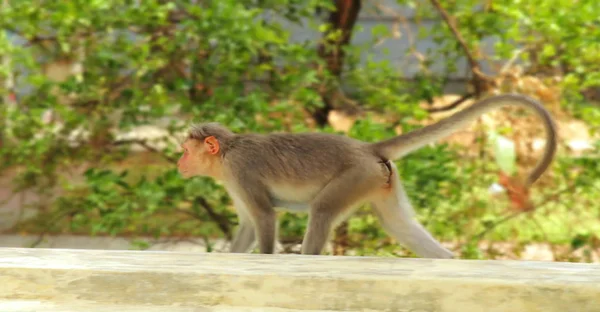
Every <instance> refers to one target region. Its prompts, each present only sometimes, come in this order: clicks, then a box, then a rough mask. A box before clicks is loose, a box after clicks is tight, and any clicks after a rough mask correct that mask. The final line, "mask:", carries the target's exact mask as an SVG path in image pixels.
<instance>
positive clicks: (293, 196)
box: [177, 94, 557, 259]
mask: <svg viewBox="0 0 600 312" xmlns="http://www.w3.org/2000/svg"><path fill="white" fill-rule="evenodd" d="M507 105H517V106H520V107H524V108H528V109H531V110H532V111H533V112H535V113H536V114H537V115H538V116H539V117H540V119H541V120H542V122H543V125H544V128H545V132H546V144H545V150H544V154H543V156H542V158H541V159H540V161H539V162H538V163H537V165H536V166H535V167H534V168H533V170H532V171H531V172H530V174H529V175H528V177H527V179H526V181H525V183H524V185H525V186H526V187H529V186H531V185H532V184H533V183H534V182H535V181H537V180H538V179H539V178H540V176H541V175H542V174H543V173H544V171H545V170H546V169H547V168H548V167H549V165H550V164H551V163H552V161H553V158H554V154H555V152H556V144H557V133H556V132H557V131H556V125H555V123H554V120H553V118H552V116H551V114H550V113H549V112H548V111H547V110H546V109H545V108H544V107H543V106H542V104H541V103H540V102H538V101H537V100H535V99H533V98H530V97H528V96H525V95H520V94H503V95H495V96H491V97H487V98H484V99H481V100H479V101H477V102H476V103H474V104H473V105H472V106H470V107H468V108H466V109H464V110H462V111H460V112H458V113H456V114H454V115H452V116H450V117H447V118H445V119H443V120H441V121H438V122H437V123H434V124H431V125H428V126H425V127H422V128H419V129H417V130H413V131H410V132H407V133H405V134H400V135H397V136H394V137H392V138H389V139H385V140H381V141H378V142H365V141H361V140H358V139H354V138H351V137H348V136H344V135H339V134H334V133H321V132H303V133H270V134H257V133H234V132H232V131H231V130H230V129H228V128H227V127H225V126H223V125H222V124H220V123H217V122H204V123H197V124H193V125H192V126H190V128H189V130H188V132H187V137H186V139H185V141H184V142H183V143H182V148H183V154H182V155H181V157H180V159H179V160H178V162H177V167H178V172H179V173H180V175H181V176H182V177H183V178H190V177H193V176H207V177H212V178H214V179H217V180H219V181H221V182H222V184H223V186H224V188H225V190H226V191H227V192H228V194H229V195H230V197H231V199H232V202H233V206H234V208H235V210H236V211H237V214H238V217H239V226H238V229H237V232H236V234H235V235H234V238H233V239H232V242H231V245H230V250H229V251H230V252H232V253H245V252H248V250H249V248H250V247H252V245H254V244H255V243H258V248H259V252H260V253H263V254H272V253H274V246H275V244H276V237H277V232H278V229H277V225H276V211H277V210H278V209H281V208H282V209H287V210H291V211H295V212H300V211H302V212H308V222H307V226H306V231H305V233H304V237H303V240H302V244H301V254H303V255H319V254H321V253H322V249H323V248H324V246H325V244H326V243H327V241H328V239H329V236H330V235H331V230H332V229H333V228H335V226H337V225H338V224H339V223H340V222H342V221H343V220H345V219H346V218H347V217H349V216H350V215H351V214H352V213H353V212H354V211H355V209H356V208H357V207H358V206H359V205H361V204H363V203H370V204H371V207H372V209H373V210H374V214H375V215H376V216H377V218H378V219H379V221H380V224H381V225H382V228H383V229H384V230H385V232H387V233H388V235H391V236H392V237H394V238H395V239H396V240H397V242H398V243H400V244H403V245H405V246H406V247H407V248H408V249H409V250H411V251H412V252H414V253H415V254H416V255H417V256H418V257H423V258H441V259H452V258H454V254H453V252H452V251H450V250H448V249H447V248H445V247H443V246H442V245H441V243H440V242H439V241H437V240H436V239H435V238H434V237H433V236H432V235H431V234H430V233H429V232H428V231H427V230H426V229H425V228H424V227H423V226H422V225H421V224H420V223H419V222H418V221H417V220H416V219H415V218H414V217H415V212H414V209H413V207H412V206H411V203H410V200H409V198H408V196H407V194H406V192H405V190H404V188H403V185H402V181H401V179H400V177H399V172H398V168H397V167H396V164H395V163H394V162H393V161H394V160H398V159H400V158H402V157H404V156H405V155H407V154H408V153H410V152H412V151H415V150H417V149H419V148H421V147H423V146H425V145H427V144H430V143H433V142H435V141H437V140H439V139H442V138H444V137H446V136H448V135H450V134H451V133H453V132H455V131H456V130H458V129H460V128H462V127H464V126H465V125H467V124H468V123H469V122H472V121H474V120H475V119H476V118H477V117H479V116H480V115H482V114H485V113H486V112H488V111H491V110H495V109H498V108H501V107H504V106H507Z"/></svg>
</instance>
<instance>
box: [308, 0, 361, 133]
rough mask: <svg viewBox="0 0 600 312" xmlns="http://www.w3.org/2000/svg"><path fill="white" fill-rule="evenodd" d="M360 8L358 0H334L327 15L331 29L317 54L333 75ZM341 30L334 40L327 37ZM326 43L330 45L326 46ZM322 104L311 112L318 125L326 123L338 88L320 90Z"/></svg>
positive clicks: (339, 69) (340, 65)
mask: <svg viewBox="0 0 600 312" xmlns="http://www.w3.org/2000/svg"><path fill="white" fill-rule="evenodd" d="M360 9H361V1H360V0H336V9H335V11H333V12H331V14H330V15H329V24H331V26H332V27H331V31H330V32H326V33H324V34H323V36H324V39H323V41H322V42H321V43H320V44H319V46H318V51H317V52H318V54H319V56H320V57H321V58H322V59H323V60H325V63H326V64H327V65H326V66H327V70H328V71H329V72H330V73H331V74H332V75H333V76H334V77H335V78H338V79H339V77H340V75H341V73H342V68H343V64H344V46H347V45H348V44H349V43H350V38H351V37H352V29H353V28H354V25H355V24H356V20H357V18H358V14H359V12H360ZM337 31H341V37H340V38H339V39H338V40H335V41H334V42H331V40H329V39H327V37H328V36H329V35H330V33H331V32H337ZM328 44H331V45H332V47H331V48H328ZM320 93H321V98H322V99H323V102H324V104H325V105H324V106H323V107H322V108H319V109H316V110H315V111H314V112H312V115H313V118H314V119H315V121H316V122H317V124H318V125H320V126H324V125H326V124H327V116H328V115H329V112H330V111H331V110H332V109H333V108H334V107H335V106H336V105H335V101H336V100H337V99H338V94H337V93H339V90H323V91H320Z"/></svg>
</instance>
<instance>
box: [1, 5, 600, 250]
mask: <svg viewBox="0 0 600 312" xmlns="http://www.w3.org/2000/svg"><path fill="white" fill-rule="evenodd" d="M9 2H10V5H8V6H7V7H4V8H3V9H2V10H0V28H2V29H3V30H4V31H3V32H0V56H2V57H4V60H5V62H4V63H2V64H0V80H5V79H6V78H7V77H8V75H9V74H11V73H12V74H14V77H15V78H16V80H15V81H16V86H17V91H18V92H17V93H18V94H17V98H18V101H17V102H18V103H17V106H16V109H14V108H11V107H13V106H9V105H2V107H1V108H0V113H1V117H2V124H1V126H2V127H3V132H2V137H1V138H0V139H2V149H1V151H0V172H3V173H4V172H7V173H8V172H9V171H10V172H11V170H16V172H17V175H16V176H15V186H16V189H15V191H25V190H29V191H34V192H37V193H39V194H52V193H54V192H58V196H56V198H55V199H54V200H52V201H51V205H50V206H51V207H50V208H51V209H40V215H39V216H38V217H37V218H35V219H34V220H33V223H31V222H30V223H27V222H25V223H23V224H21V225H19V226H20V227H19V228H20V229H24V230H31V231H50V232H62V231H70V232H78V233H91V234H98V235H102V234H110V235H119V234H132V235H134V236H141V237H142V239H139V240H137V241H136V242H135V248H140V249H143V248H147V247H148V246H149V245H148V242H146V241H145V240H144V239H143V237H146V236H154V237H159V236H164V235H180V236H201V237H204V238H205V240H206V241H207V242H209V243H210V239H212V238H215V237H223V236H229V235H231V232H232V230H233V227H234V226H235V220H236V218H237V217H236V215H235V212H234V211H233V210H232V209H231V202H230V199H229V197H228V196H227V194H226V193H225V191H224V189H223V187H222V186H221V185H219V184H218V183H217V182H215V181H212V180H210V179H206V178H194V179H191V180H189V181H184V180H183V179H181V178H180V177H179V175H178V174H177V172H176V170H175V168H174V167H175V166H174V162H175V160H176V159H177V157H178V149H177V143H178V142H177V135H179V134H180V133H181V131H182V130H183V129H184V128H185V126H186V125H187V124H189V122H192V121H201V120H213V121H219V122H222V123H224V124H227V125H228V126H229V127H231V128H232V129H233V130H234V131H239V132H263V133H264V132H273V131H293V132H299V131H307V130H309V129H310V126H309V124H308V123H306V118H307V115H308V114H307V112H310V111H312V110H313V109H314V108H316V107H322V106H323V105H324V103H323V99H322V90H326V89H329V90H330V89H333V88H335V87H336V84H337V82H336V81H335V79H333V78H332V77H331V75H330V74H329V73H327V72H324V71H323V70H322V68H324V67H325V61H324V60H323V59H321V57H320V56H319V55H318V50H317V48H316V44H315V42H311V41H307V42H298V41H294V40H293V38H292V34H291V32H290V30H289V28H288V26H289V25H290V24H294V25H304V26H306V25H307V24H309V25H310V27H313V28H314V29H315V30H319V31H321V32H325V30H328V29H329V27H328V26H327V25H325V24H324V23H322V22H321V21H319V20H317V19H316V17H315V16H316V15H315V14H314V13H315V11H317V10H323V11H326V10H330V9H332V8H333V3H332V2H331V1H318V0H309V1H299V0H268V1H265V0H261V1H251V0H244V1H233V0H222V1H189V0H178V1H137V2H138V3H137V4H134V3H132V2H131V1H123V0H96V1H81V0H77V1H62V2H61V1H50V2H48V1H39V0H21V1H9ZM199 3H200V4H199ZM398 3H399V4H401V5H404V6H407V7H413V8H415V14H416V17H415V20H416V21H417V22H419V21H421V20H424V18H426V17H430V18H437V16H438V14H437V12H436V11H435V10H433V8H432V7H431V6H430V5H424V4H422V3H421V2H416V1H398ZM443 5H444V7H445V8H446V9H447V10H448V12H449V13H450V14H451V15H453V16H454V17H455V19H456V22H457V27H458V28H459V30H460V32H461V34H462V36H463V37H464V38H465V40H466V43H467V45H468V47H469V48H470V49H473V50H478V49H482V46H483V44H482V39H483V38H493V39H495V40H496V43H495V44H494V49H495V53H494V54H493V55H488V57H489V59H490V60H492V61H499V60H506V59H508V58H511V57H513V54H514V52H515V51H521V50H522V52H521V53H520V54H519V57H518V61H519V62H520V63H523V64H524V66H525V67H526V68H527V70H528V71H529V72H530V73H531V74H538V75H540V76H541V77H551V76H552V75H556V76H559V77H561V84H560V87H561V88H562V89H561V91H562V92H563V94H564V97H563V98H562V100H563V102H564V103H565V106H567V107H569V108H570V109H572V110H573V111H574V112H575V113H576V115H577V116H581V117H582V118H584V120H585V121H586V122H588V123H589V124H591V125H593V126H596V127H598V126H599V125H600V113H599V112H600V110H598V109H597V107H595V106H593V105H590V104H589V103H588V102H587V100H586V99H585V98H584V97H583V96H582V95H581V92H582V91H584V90H588V89H589V88H594V87H599V84H600V76H599V74H598V73H599V72H600V68H599V67H598V66H600V65H599V64H600V62H599V61H600V60H599V59H598V57H599V55H600V53H598V52H600V51H599V49H600V40H599V39H600V38H599V37H600V32H599V31H600V30H599V29H598V27H594V26H595V25H596V24H597V23H598V21H599V19H598V16H600V14H599V13H600V8H599V4H598V3H597V2H595V1H578V2H577V9H576V10H574V9H573V4H572V3H571V2H568V1H565V0H545V1H534V2H524V1H521V2H514V1H494V2H493V4H492V7H491V8H488V7H486V8H482V5H481V2H478V1H474V0H459V1H453V2H450V3H444V4H443ZM264 16H269V20H268V21H265V20H264V19H262V17H264ZM357 27H358V26H357ZM355 31H358V30H355ZM391 33H392V32H391V31H390V29H389V27H388V26H387V25H386V24H380V25H377V26H375V27H374V28H372V31H371V33H370V35H371V36H372V40H371V41H367V42H366V43H365V44H363V45H357V44H353V45H350V46H348V47H346V48H345V50H346V59H345V64H344V65H345V70H344V72H343V75H342V76H343V80H344V84H346V85H349V86H350V89H351V90H352V91H351V92H350V93H351V94H350V95H349V96H351V97H352V99H353V100H354V102H356V103H358V105H360V106H362V108H364V109H366V110H368V111H377V112H379V113H384V114H386V115H387V116H393V117H394V118H393V119H395V120H396V124H397V125H400V126H402V128H403V130H404V131H408V130H410V129H412V128H414V126H411V125H409V121H414V120H421V119H423V118H425V117H426V116H427V113H426V111H425V110H424V109H422V108H421V107H419V106H418V105H416V104H417V103H418V102H420V101H422V100H429V99H431V98H432V97H434V96H437V95H441V94H443V92H444V88H445V87H446V86H447V84H448V83H449V76H450V75H451V74H454V73H456V72H457V71H458V65H457V64H458V63H457V62H458V59H460V58H461V57H463V55H464V51H463V50H462V49H461V48H460V47H459V45H458V44H457V42H456V38H455V37H454V36H453V35H452V34H451V32H450V31H449V29H448V27H447V26H446V25H445V24H444V23H443V22H441V21H439V22H434V23H433V26H431V27H429V26H422V27H419V29H418V34H417V35H418V36H417V39H419V40H422V39H432V40H434V42H436V43H438V44H439V45H440V46H439V47H438V48H435V49H431V50H428V51H427V52H426V53H425V55H424V58H423V61H422V62H421V63H420V64H419V65H420V66H421V69H422V70H421V71H420V72H419V73H418V74H417V76H416V77H415V79H414V80H412V81H406V80H402V79H398V68H394V67H393V66H391V62H390V61H389V60H385V59H384V60H375V57H374V56H373V54H370V52H369V51H370V49H371V48H372V46H373V44H374V43H375V42H376V41H377V40H379V39H381V38H390V37H391ZM329 36H330V37H331V38H329V39H332V38H339V36H340V33H339V32H331V33H329ZM17 42H20V43H24V44H17ZM394 53H395V52H393V51H392V53H389V54H394ZM476 55H477V54H476ZM389 57H391V56H389ZM393 57H397V56H396V55H394V56H393ZM361 59H366V62H363V63H361V62H360V60H361ZM432 60H441V61H442V62H443V68H444V73H443V75H442V76H435V75H434V74H432V73H433V72H434V70H432V66H433V65H434V62H432ZM77 61H79V62H81V66H82V68H83V70H82V71H75V72H74V73H73V75H70V76H68V77H66V78H65V79H58V80H57V79H51V78H50V77H48V75H47V74H46V73H47V72H48V71H49V69H48V68H49V65H50V64H51V63H53V62H58V63H60V62H63V63H68V62H77ZM12 91H13V90H8V89H6V85H5V84H3V85H1V86H0V93H1V95H2V96H8V95H9V94H10V93H11V92H12ZM6 98H7V97H6ZM48 110H51V111H52V113H53V119H52V120H51V121H50V122H48V121H43V120H42V116H43V115H44V114H45V113H46V112H47V111H48ZM148 124H150V125H155V124H156V125H163V126H165V127H166V128H167V130H168V132H169V135H170V136H171V138H170V139H165V140H162V141H161V142H156V143H162V144H164V145H165V146H166V147H165V148H164V149H161V150H158V149H155V148H153V147H152V145H149V144H150V143H147V144H146V145H144V146H146V148H147V149H148V151H149V152H150V153H151V154H156V156H158V158H157V159H153V160H152V161H149V162H144V159H145V157H147V156H144V155H145V154H141V155H140V154H135V153H131V152H130V148H131V146H132V145H133V144H134V143H136V140H127V139H122V138H119V137H118V136H117V135H116V133H117V132H124V131H129V130H132V129H134V128H135V127H136V126H140V125H148ZM392 128H393V127H392V125H388V124H382V123H378V122H375V118H373V116H372V115H370V114H367V117H365V118H363V119H360V120H358V121H357V123H356V124H355V125H354V126H353V128H352V129H351V130H350V133H349V134H348V135H350V136H352V137H355V138H360V139H362V140H365V141H377V140H381V139H384V138H389V137H392V136H393V135H395V133H394V131H393V130H392ZM318 131H327V132H333V130H332V128H330V127H326V128H324V129H320V130H318ZM173 138H175V139H173ZM461 152H462V151H461V150H457V149H454V148H452V147H450V146H448V145H445V144H438V145H435V146H430V147H426V148H423V149H421V150H419V151H416V152H414V153H413V154H411V155H408V156H407V157H406V158H405V159H403V160H402V161H398V162H397V165H398V168H399V170H400V172H401V175H402V180H403V181H404V182H405V188H406V191H407V193H408V194H409V196H410V198H411V200H412V203H413V205H414V207H415V210H416V211H417V213H418V217H419V219H420V220H421V221H422V222H423V223H424V224H426V226H427V227H428V229H430V230H431V231H432V232H433V234H434V235H435V236H436V237H439V238H440V239H444V240H455V241H456V240H461V241H464V242H466V243H465V244H464V245H463V246H462V253H463V257H468V258H482V257H484V255H483V254H482V252H481V251H480V250H479V249H478V248H479V247H478V246H477V243H478V242H479V240H480V239H482V237H477V234H478V233H480V232H481V231H483V230H485V229H488V228H493V229H494V230H493V231H491V232H490V233H489V234H488V236H485V237H483V238H485V239H488V238H491V239H497V240H521V241H534V240H549V239H548V237H547V236H546V237H541V236H542V235H541V234H539V233H540V232H539V231H537V227H538V225H532V224H531V222H529V221H531V220H529V219H524V220H523V219H518V220H517V221H512V222H506V223H502V224H500V225H498V224H496V223H497V222H498V221H499V220H502V218H504V215H503V212H504V211H503V209H504V207H505V206H506V201H505V200H497V199H496V200H495V199H493V198H492V197H491V196H490V195H489V194H488V193H487V191H486V189H487V187H488V186H489V185H490V184H492V183H493V182H495V179H496V176H495V172H497V170H498V168H497V165H496V164H494V162H493V159H492V158H491V157H489V156H488V155H486V156H485V157H482V158H469V157H465V156H464V155H462V154H461ZM496 156H498V155H496ZM81 168H83V169H81ZM81 172H83V174H81ZM598 172H600V167H598V162H597V161H595V159H592V158H579V159H572V158H566V157H565V158H560V161H558V162H557V165H556V168H555V169H554V174H555V176H556V177H555V181H554V182H553V183H555V184H556V186H557V187H558V188H563V187H564V188H566V187H569V188H571V187H572V188H574V190H573V191H572V193H567V194H562V195H561V196H562V197H561V201H560V202H557V203H554V204H553V205H548V206H551V208H552V210H553V211H556V212H555V214H554V217H555V218H556V219H560V218H563V217H564V216H565V215H568V209H566V208H565V207H568V206H572V207H587V206H590V205H587V204H588V203H589V202H590V201H591V200H592V198H593V196H591V195H589V194H595V193H596V194H597V192H598V183H597V182H596V181H599V180H600V179H598V176H599V175H600V174H598ZM73 176H76V177H77V178H73ZM534 196H535V198H534V200H536V201H537V202H540V201H542V200H543V198H545V196H553V193H552V190H540V191H539V192H536V193H535V194H534ZM586 205H587V206H586ZM40 208H42V206H41V204H40ZM364 208H365V209H361V211H360V213H359V214H357V215H355V216H353V217H352V218H351V219H350V220H349V225H350V226H349V229H350V239H351V240H352V241H353V244H354V246H355V248H354V252H355V253H356V254H379V255H398V254H401V253H399V252H398V250H399V248H398V247H397V246H396V245H394V244H392V243H393V242H392V241H390V240H389V239H386V235H385V234H384V233H383V231H382V230H381V228H380V227H379V224H378V222H377V220H376V219H375V217H374V216H373V215H371V214H370V213H369V211H368V209H366V208H368V207H364ZM548 209H550V208H548ZM577 209H579V208H577ZM582 210H585V211H586V213H587V215H590V216H591V215H593V214H594V213H597V211H591V210H590V209H587V210H586V209H582ZM596 217H597V216H596ZM544 220H545V222H546V225H547V226H546V225H544V224H542V227H544V228H548V227H552V228H553V229H556V231H555V232H556V233H557V234H556V235H554V236H553V238H552V239H550V240H553V241H555V242H559V241H562V242H564V241H568V243H570V244H571V245H572V246H573V248H574V249H576V248H585V247H586V246H592V245H593V244H595V242H596V240H595V236H594V235H593V234H592V233H593V230H589V231H581V232H578V233H576V234H569V231H568V227H567V226H562V227H559V226H555V225H554V224H553V223H552V222H554V221H553V220H552V218H550V217H548V218H547V219H544ZM542 223H543V222H542ZM40 224H41V225H42V228H41V229H40V228H39V225H40ZM548 224H549V225H548ZM280 225H281V231H280V234H281V235H282V236H283V237H288V238H292V239H298V238H300V237H301V236H302V233H303V231H304V227H305V225H306V215H296V214H291V213H284V214H283V216H282V218H281V221H280Z"/></svg>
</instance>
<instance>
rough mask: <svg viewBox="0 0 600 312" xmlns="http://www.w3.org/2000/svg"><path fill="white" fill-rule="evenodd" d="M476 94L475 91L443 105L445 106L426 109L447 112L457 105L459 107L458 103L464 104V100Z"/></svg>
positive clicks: (432, 111) (431, 111)
mask: <svg viewBox="0 0 600 312" xmlns="http://www.w3.org/2000/svg"><path fill="white" fill-rule="evenodd" d="M474 95H475V94H474V93H467V94H465V95H463V96H461V97H460V98H459V99H458V100H456V101H454V102H452V103H450V104H448V105H446V106H443V107H431V108H426V109H425V110H426V111H427V112H429V113H439V112H445V111H448V110H451V109H454V108H455V107H457V106H458V105H460V104H462V103H463V102H464V101H466V100H468V99H470V98H472V97H473V96H474Z"/></svg>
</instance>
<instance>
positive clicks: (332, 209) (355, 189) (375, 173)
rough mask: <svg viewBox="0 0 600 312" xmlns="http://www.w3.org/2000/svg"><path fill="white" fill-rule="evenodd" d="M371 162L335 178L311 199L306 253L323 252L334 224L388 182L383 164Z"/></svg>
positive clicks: (303, 245)
mask: <svg viewBox="0 0 600 312" xmlns="http://www.w3.org/2000/svg"><path fill="white" fill-rule="evenodd" d="M367 166H368V164H367V165H365V167H361V168H358V167H357V168H352V169H349V170H347V171H346V172H344V173H342V174H341V175H339V176H338V177H336V178H334V179H333V180H331V181H330V182H329V183H328V184H327V185H326V186H325V187H324V188H323V189H322V190H321V191H320V192H319V194H318V195H317V196H316V197H315V199H314V200H313V201H312V202H311V207H310V212H309V218H308V225H307V228H306V233H305V235H304V240H303V242H302V254H310V255H318V254H320V253H321V251H322V249H323V247H324V246H325V244H326V243H327V240H328V239H329V235H330V234H331V230H332V228H333V227H335V226H336V225H337V224H339V223H340V222H341V221H343V220H344V219H345V218H346V217H347V216H348V215H349V214H350V213H351V212H352V211H353V209H354V208H356V207H357V206H358V205H359V204H360V203H361V202H363V201H366V200H367V198H368V197H369V196H370V195H372V194H373V193H375V192H376V190H377V189H378V188H379V187H380V186H383V185H385V182H386V180H387V177H386V176H384V175H382V174H381V169H380V168H379V167H378V166H379V165H378V164H374V166H373V168H367Z"/></svg>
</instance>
